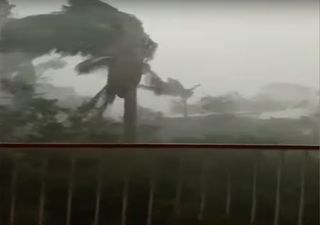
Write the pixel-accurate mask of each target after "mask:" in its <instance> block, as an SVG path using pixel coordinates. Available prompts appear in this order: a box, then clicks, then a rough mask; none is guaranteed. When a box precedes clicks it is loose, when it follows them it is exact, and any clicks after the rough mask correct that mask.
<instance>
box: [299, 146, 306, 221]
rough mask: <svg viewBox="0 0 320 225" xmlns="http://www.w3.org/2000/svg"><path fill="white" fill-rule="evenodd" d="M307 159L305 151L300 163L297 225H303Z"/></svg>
mask: <svg viewBox="0 0 320 225" xmlns="http://www.w3.org/2000/svg"><path fill="white" fill-rule="evenodd" d="M307 159H308V152H307V151H305V152H304V154H303V159H302V163H301V171H300V176H301V183H300V202H299V213H298V225H303V215H304V197H305V179H306V162H307Z"/></svg>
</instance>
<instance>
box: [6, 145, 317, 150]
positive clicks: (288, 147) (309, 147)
mask: <svg viewBox="0 0 320 225" xmlns="http://www.w3.org/2000/svg"><path fill="white" fill-rule="evenodd" d="M75 148H76V149H81V150H86V149H87V150H92V149H105V150H110V149H144V150H153V149H181V150H192V149H208V150H210V149H212V150H220V149H223V150H276V151H286V150H289V151H294V150H299V151H303V150H305V151H319V150H320V146H318V145H283V144H279V145H271V144H261V145H260V144H259V145H256V144H194V143H190V144H189V143H188V144H187V143H166V144H164V143H134V144H132V143H0V150H1V149H2V150H4V149H21V150H23V149H26V150H28V149H57V150H58V149H61V150H62V149H75Z"/></svg>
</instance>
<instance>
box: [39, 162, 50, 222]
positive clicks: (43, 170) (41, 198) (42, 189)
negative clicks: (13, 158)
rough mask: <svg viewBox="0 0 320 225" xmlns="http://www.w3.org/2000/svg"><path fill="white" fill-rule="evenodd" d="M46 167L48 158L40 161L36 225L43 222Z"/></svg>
mask: <svg viewBox="0 0 320 225" xmlns="http://www.w3.org/2000/svg"><path fill="white" fill-rule="evenodd" d="M47 167H48V158H44V159H43V160H42V166H41V187H40V195H39V215H38V225H42V224H43V221H44V209H45V201H46V174H47Z"/></svg>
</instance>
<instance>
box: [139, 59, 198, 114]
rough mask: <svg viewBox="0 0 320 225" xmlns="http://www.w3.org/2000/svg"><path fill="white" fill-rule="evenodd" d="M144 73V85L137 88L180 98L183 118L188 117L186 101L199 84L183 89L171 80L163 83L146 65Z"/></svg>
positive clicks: (178, 82) (179, 83) (176, 81)
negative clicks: (145, 77) (145, 76)
mask: <svg viewBox="0 0 320 225" xmlns="http://www.w3.org/2000/svg"><path fill="white" fill-rule="evenodd" d="M144 73H145V74H146V75H147V79H146V80H147V81H146V85H144V84H141V85H139V87H141V88H144V89H146V90H150V91H153V92H154V93H155V94H156V95H168V96H177V97H180V99H181V103H182V104H183V115H184V117H188V100H189V98H190V97H192V96H193V94H194V90H195V89H196V88H198V87H199V86H200V84H197V85H194V86H193V87H191V88H185V87H184V86H183V85H182V84H181V82H180V81H178V80H176V79H173V78H168V79H167V81H163V80H162V79H161V78H160V76H159V75H158V74H156V73H155V72H154V71H153V70H152V69H151V68H150V66H149V65H148V64H145V66H144Z"/></svg>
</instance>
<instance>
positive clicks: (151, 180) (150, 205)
mask: <svg viewBox="0 0 320 225" xmlns="http://www.w3.org/2000/svg"><path fill="white" fill-rule="evenodd" d="M151 176H152V177H150V178H149V188H150V190H149V200H148V218H147V225H152V215H153V202H154V192H155V186H156V184H155V177H154V174H152V175H151Z"/></svg>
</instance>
